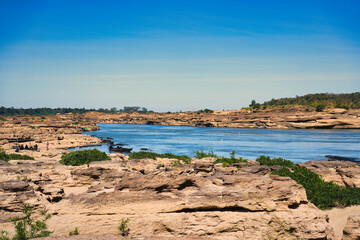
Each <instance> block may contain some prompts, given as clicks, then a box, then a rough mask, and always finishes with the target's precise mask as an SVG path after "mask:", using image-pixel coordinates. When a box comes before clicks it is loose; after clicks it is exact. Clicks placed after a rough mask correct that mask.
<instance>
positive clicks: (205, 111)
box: [197, 108, 214, 113]
mask: <svg viewBox="0 0 360 240" xmlns="http://www.w3.org/2000/svg"><path fill="white" fill-rule="evenodd" d="M213 112H214V111H213V110H211V109H208V108H205V109H201V110H199V111H197V113H213Z"/></svg>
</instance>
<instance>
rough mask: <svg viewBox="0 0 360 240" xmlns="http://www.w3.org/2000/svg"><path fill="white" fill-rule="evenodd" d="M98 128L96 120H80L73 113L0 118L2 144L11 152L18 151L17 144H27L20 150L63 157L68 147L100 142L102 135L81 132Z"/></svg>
mask: <svg viewBox="0 0 360 240" xmlns="http://www.w3.org/2000/svg"><path fill="white" fill-rule="evenodd" d="M98 129H99V126H98V125H96V123H95V122H89V121H88V122H86V121H82V122H80V121H78V120H77V119H76V117H74V116H73V115H56V116H47V117H38V116H36V117H35V116H17V117H7V118H6V121H0V147H1V148H2V149H4V150H6V152H7V153H15V148H16V146H22V147H24V148H25V147H27V148H28V150H25V149H22V150H20V152H18V153H19V154H26V155H29V156H32V157H34V158H35V159H38V160H39V159H43V158H45V159H49V158H50V159H53V158H54V159H57V160H59V159H60V157H61V155H62V154H63V153H65V152H68V151H69V150H67V149H68V148H73V147H83V146H89V145H100V144H101V140H100V139H98V138H96V137H91V136H87V135H82V134H81V133H83V132H84V131H95V130H98ZM47 143H49V146H48V147H47ZM35 146H36V148H37V150H35V149H34V148H35ZM30 148H32V150H30Z"/></svg>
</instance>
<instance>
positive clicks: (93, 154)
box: [60, 149, 111, 166]
mask: <svg viewBox="0 0 360 240" xmlns="http://www.w3.org/2000/svg"><path fill="white" fill-rule="evenodd" d="M106 160H111V158H110V157H109V156H108V155H106V153H104V152H101V151H99V150H97V149H90V150H79V151H73V152H70V153H67V154H64V155H63V156H61V160H60V163H61V164H64V165H72V166H80V165H84V164H89V163H90V162H94V161H106Z"/></svg>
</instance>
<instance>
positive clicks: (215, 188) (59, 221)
mask: <svg viewBox="0 0 360 240" xmlns="http://www.w3.org/2000/svg"><path fill="white" fill-rule="evenodd" d="M112 158H113V160H111V161H104V162H93V163H91V164H90V166H89V167H87V166H79V167H73V166H64V165H60V164H59V163H58V162H56V161H54V160H48V161H46V162H40V161H29V163H25V164H17V162H18V161H11V162H10V163H11V165H0V178H1V179H0V180H1V183H2V184H1V185H0V198H1V199H2V201H0V202H1V205H0V209H1V211H0V219H1V222H0V229H4V230H9V231H10V232H11V231H13V230H12V225H11V223H10V218H11V217H12V216H14V215H21V208H22V206H23V204H24V203H31V204H32V205H33V206H35V207H36V209H46V210H48V211H49V212H50V213H52V214H53V217H52V218H51V219H50V220H49V221H48V225H49V227H50V229H52V230H54V233H53V236H54V237H56V236H58V237H65V236H67V235H68V233H69V232H70V231H72V230H74V228H75V227H78V228H79V231H80V233H82V234H91V236H95V238H94V239H103V238H96V236H99V235H101V234H105V233H106V234H116V233H117V231H118V230H117V227H118V226H119V224H120V222H121V219H124V218H129V219H130V221H129V228H130V235H129V237H145V238H146V237H155V238H154V239H158V238H160V237H162V238H164V239H172V238H179V239H249V238H251V239H271V238H272V239H276V238H283V239H296V238H301V239H334V238H333V236H334V235H333V230H332V228H331V226H330V225H329V222H328V216H327V214H326V212H324V211H321V210H319V209H317V208H316V207H315V206H314V205H313V204H311V203H310V202H308V200H307V198H306V193H305V190H304V189H303V188H302V186H300V185H298V184H296V182H294V181H293V180H291V179H289V178H286V177H279V176H273V175H269V174H268V173H269V172H270V169H269V168H268V167H264V166H259V165H256V164H253V165H250V166H244V167H242V168H240V169H238V168H235V167H227V168H223V167H221V166H220V165H214V164H212V163H211V162H212V161H213V159H203V160H193V162H194V163H192V164H190V165H182V166H178V167H174V166H171V163H172V162H173V161H174V160H171V159H157V160H151V159H143V160H132V161H129V160H127V157H125V156H123V155H121V154H112ZM59 239H61V238H59ZM74 239H84V238H74ZM109 239H111V238H109Z"/></svg>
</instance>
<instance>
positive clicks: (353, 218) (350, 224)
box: [343, 215, 360, 240]
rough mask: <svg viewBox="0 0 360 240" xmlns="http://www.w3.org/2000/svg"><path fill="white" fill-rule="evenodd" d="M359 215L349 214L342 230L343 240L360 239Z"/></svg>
mask: <svg viewBox="0 0 360 240" xmlns="http://www.w3.org/2000/svg"><path fill="white" fill-rule="evenodd" d="M359 226H360V215H350V216H349V217H348V219H347V223H346V225H345V228H344V230H343V240H350V239H351V240H354V239H356V240H359V239H360V228H359Z"/></svg>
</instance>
